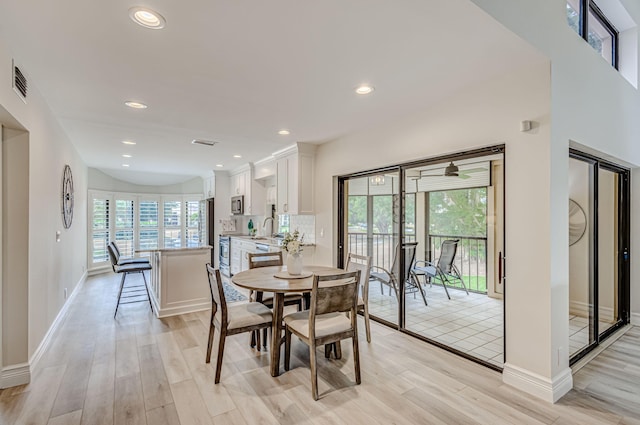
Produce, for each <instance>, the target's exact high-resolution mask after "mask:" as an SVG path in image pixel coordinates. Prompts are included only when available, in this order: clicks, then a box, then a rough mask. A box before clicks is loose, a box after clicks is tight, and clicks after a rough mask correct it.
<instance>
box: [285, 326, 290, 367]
mask: <svg viewBox="0 0 640 425" xmlns="http://www.w3.org/2000/svg"><path fill="white" fill-rule="evenodd" d="M290 365H291V331H290V330H289V328H285V330H284V370H289V366H290Z"/></svg>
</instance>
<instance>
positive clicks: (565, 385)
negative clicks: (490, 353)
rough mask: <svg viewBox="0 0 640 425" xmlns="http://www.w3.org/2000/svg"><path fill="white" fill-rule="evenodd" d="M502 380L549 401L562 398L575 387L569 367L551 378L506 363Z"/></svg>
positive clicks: (553, 401) (552, 401)
mask: <svg viewBox="0 0 640 425" xmlns="http://www.w3.org/2000/svg"><path fill="white" fill-rule="evenodd" d="M502 382H504V383H505V384H508V385H511V386H512V387H515V388H517V389H519V390H521V391H524V392H526V393H528V394H531V395H533V396H536V397H538V398H540V399H542V400H545V401H548V402H549V403H555V402H556V401H558V400H560V398H561V397H562V396H563V395H565V394H566V393H568V392H569V391H570V390H571V389H572V388H573V376H572V375H571V369H570V368H568V367H567V368H566V369H564V370H563V371H562V372H560V373H559V374H558V375H556V376H555V377H554V378H553V379H552V380H551V379H548V378H546V377H544V376H541V375H538V374H536V373H531V372H529V371H528V370H525V369H522V368H520V367H517V366H514V365H511V364H509V363H506V364H505V365H504V369H503V371H502Z"/></svg>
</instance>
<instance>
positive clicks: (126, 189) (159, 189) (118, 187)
mask: <svg viewBox="0 0 640 425" xmlns="http://www.w3.org/2000/svg"><path fill="white" fill-rule="evenodd" d="M88 178H89V183H88V185H89V189H94V190H104V191H108V192H123V193H157V194H161V195H162V194H167V195H177V194H183V195H190V194H199V195H201V194H202V193H203V188H204V183H203V181H202V178H201V177H194V178H193V179H191V180H188V181H186V182H184V183H179V184H172V185H164V186H148V185H139V184H133V183H129V182H125V181H123V180H119V179H116V178H114V177H111V176H110V175H108V174H105V173H103V172H102V171H100V170H97V169H95V168H89V169H88Z"/></svg>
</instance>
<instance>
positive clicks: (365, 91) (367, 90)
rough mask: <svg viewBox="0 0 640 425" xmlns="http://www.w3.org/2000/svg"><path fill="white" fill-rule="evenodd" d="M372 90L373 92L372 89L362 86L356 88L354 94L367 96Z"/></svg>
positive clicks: (365, 85) (368, 86) (371, 87)
mask: <svg viewBox="0 0 640 425" xmlns="http://www.w3.org/2000/svg"><path fill="white" fill-rule="evenodd" d="M374 90H375V89H374V87H373V86H370V85H368V84H362V85H359V86H358V87H356V93H358V94H369V93H371V92H372V91H374Z"/></svg>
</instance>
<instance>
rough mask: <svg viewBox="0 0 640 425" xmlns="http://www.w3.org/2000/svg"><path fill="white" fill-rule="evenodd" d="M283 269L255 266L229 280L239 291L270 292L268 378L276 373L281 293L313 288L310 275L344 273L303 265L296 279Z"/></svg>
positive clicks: (282, 299) (282, 305)
mask: <svg viewBox="0 0 640 425" xmlns="http://www.w3.org/2000/svg"><path fill="white" fill-rule="evenodd" d="M286 270H287V269H286V267H283V266H270V267H258V268H255V269H250V270H245V271H243V272H240V273H236V274H234V275H233V276H232V277H231V281H232V282H233V283H234V284H235V285H237V286H239V287H240V288H245V289H250V290H253V291H258V292H273V294H274V296H273V325H272V332H271V367H270V371H271V376H278V375H279V374H280V346H281V345H282V343H283V341H284V338H283V336H282V314H283V309H284V294H285V293H287V292H302V293H309V292H311V288H312V287H313V275H314V274H316V275H330V274H337V273H343V272H344V270H342V269H337V268H335V267H327V266H305V267H303V268H302V274H301V275H300V276H292V275H289V274H288V273H287V272H286Z"/></svg>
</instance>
